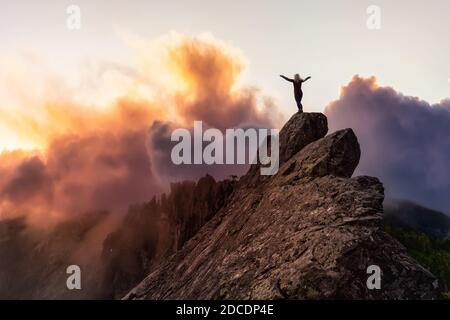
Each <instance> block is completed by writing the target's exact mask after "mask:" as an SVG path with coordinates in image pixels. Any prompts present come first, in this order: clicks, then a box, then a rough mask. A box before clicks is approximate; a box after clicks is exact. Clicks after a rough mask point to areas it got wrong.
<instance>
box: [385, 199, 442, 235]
mask: <svg viewBox="0 0 450 320" xmlns="http://www.w3.org/2000/svg"><path fill="white" fill-rule="evenodd" d="M384 219H385V221H386V223H387V224H390V225H392V226H395V227H398V228H402V229H406V230H414V231H418V232H423V233H425V234H427V235H429V236H432V237H435V238H439V239H442V238H446V237H448V236H450V217H449V216H447V215H445V214H444V213H442V212H439V211H436V210H432V209H428V208H425V207H422V206H420V205H419V204H416V203H414V202H412V201H406V200H393V199H389V200H385V202H384Z"/></svg>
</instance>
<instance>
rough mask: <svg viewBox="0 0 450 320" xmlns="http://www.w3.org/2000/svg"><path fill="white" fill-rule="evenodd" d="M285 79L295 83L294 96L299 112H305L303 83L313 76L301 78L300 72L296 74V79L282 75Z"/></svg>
mask: <svg viewBox="0 0 450 320" xmlns="http://www.w3.org/2000/svg"><path fill="white" fill-rule="evenodd" d="M280 77H282V78H283V79H284V80H286V81H289V82H292V83H293V84H294V97H295V102H297V107H298V112H303V106H302V98H303V91H302V83H303V82H305V81H307V80H309V79H311V77H307V78H306V79H302V78H300V76H299V75H298V73H297V74H296V75H294V79H289V78H288V77H285V76H283V75H280Z"/></svg>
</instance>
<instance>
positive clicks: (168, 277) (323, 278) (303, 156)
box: [125, 113, 437, 299]
mask: <svg viewBox="0 0 450 320" xmlns="http://www.w3.org/2000/svg"><path fill="white" fill-rule="evenodd" d="M327 130H328V129H327V119H326V117H325V116H324V115H323V114H320V113H311V114H308V113H303V114H300V113H298V114H295V115H294V116H292V118H291V119H290V120H289V121H288V122H287V123H286V125H285V126H284V127H283V128H282V130H281V131H280V169H279V171H278V173H277V174H276V175H274V176H270V177H264V178H261V176H259V175H258V172H259V170H256V166H252V167H251V168H250V170H249V172H248V173H247V174H246V175H245V176H243V177H241V179H240V181H239V182H238V183H237V184H236V185H235V186H234V189H233V192H232V194H231V195H230V196H229V197H227V198H226V202H225V203H223V205H222V206H221V208H220V209H219V210H218V211H217V212H216V213H214V215H213V216H212V217H211V218H210V219H209V220H208V221H207V222H206V223H205V224H204V225H203V226H202V227H201V228H200V229H199V230H198V232H197V233H196V234H195V235H194V236H193V237H192V238H190V240H188V241H187V242H185V243H184V245H183V247H182V248H181V249H180V250H178V251H176V252H175V253H174V254H173V255H171V256H170V257H168V258H167V259H164V260H162V261H161V262H160V263H158V264H156V265H154V266H153V267H152V268H151V270H150V272H149V275H148V276H147V277H146V278H145V279H144V280H143V281H142V282H141V283H140V284H139V285H138V286H136V287H135V288H134V289H133V290H131V291H130V292H129V293H128V294H127V295H126V297H125V299H335V298H337V299H424V298H425V299H430V298H435V297H436V295H437V292H436V289H437V281H436V279H435V278H434V276H433V275H432V274H431V273H430V272H428V271H427V270H425V269H424V268H423V267H421V266H420V265H419V264H418V263H417V262H416V261H415V260H413V259H412V258H411V257H409V256H408V255H407V253H406V250H405V248H404V247H403V246H402V245H401V244H400V243H398V242H397V241H396V240H394V239H393V238H391V236H389V235H388V234H387V233H385V232H384V231H383V228H382V225H381V217H382V213H383V199H384V192H383V186H382V184H381V183H380V181H379V180H378V179H377V178H373V177H365V176H364V177H354V178H352V174H353V172H354V170H355V168H356V166H357V165H358V162H359V158H360V153H361V152H360V147H359V144H358V140H357V137H356V136H355V134H354V133H353V131H352V130H351V129H345V130H341V131H337V132H335V133H332V134H330V135H328V136H325V135H326V133H327ZM370 266H377V267H379V269H380V270H381V288H380V289H369V288H368V287H367V279H368V276H369V275H368V274H367V270H368V268H369V267H370Z"/></svg>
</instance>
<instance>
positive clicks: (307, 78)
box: [302, 77, 311, 82]
mask: <svg viewBox="0 0 450 320" xmlns="http://www.w3.org/2000/svg"><path fill="white" fill-rule="evenodd" d="M309 79H311V77H306V78H305V79H304V80H303V81H302V82H306V81H308V80H309Z"/></svg>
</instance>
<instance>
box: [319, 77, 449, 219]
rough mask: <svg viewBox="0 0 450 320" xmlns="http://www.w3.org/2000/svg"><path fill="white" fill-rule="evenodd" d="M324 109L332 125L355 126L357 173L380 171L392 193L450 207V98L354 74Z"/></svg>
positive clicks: (441, 206)
mask: <svg viewBox="0 0 450 320" xmlns="http://www.w3.org/2000/svg"><path fill="white" fill-rule="evenodd" d="M325 113H326V114H327V116H328V118H329V125H330V130H331V131H334V130H338V129H341V128H347V127H350V128H353V129H354V130H355V133H356V134H357V136H358V140H359V142H360V144H361V148H362V156H361V161H360V164H359V166H358V169H357V171H356V174H367V175H373V176H377V177H379V178H380V179H381V180H382V181H383V183H384V185H385V187H386V189H387V195H388V196H392V197H397V198H406V199H411V200H414V201H416V202H419V203H421V204H425V205H427V206H430V207H433V208H437V209H440V210H444V211H446V212H450V197H449V195H450V99H446V100H443V101H441V102H440V103H439V104H435V105H430V104H428V103H427V102H425V101H422V100H420V99H418V98H415V97H409V96H404V95H402V94H401V93H398V92H396V91H395V90H394V89H392V88H389V87H378V86H377V85H376V79H375V78H373V77H372V78H368V79H364V78H360V77H358V76H355V77H354V78H353V79H352V81H351V82H350V83H349V84H348V85H347V86H346V87H344V88H343V89H342V93H341V96H340V98H339V100H337V101H334V102H332V103H330V105H328V106H327V108H326V111H325Z"/></svg>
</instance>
